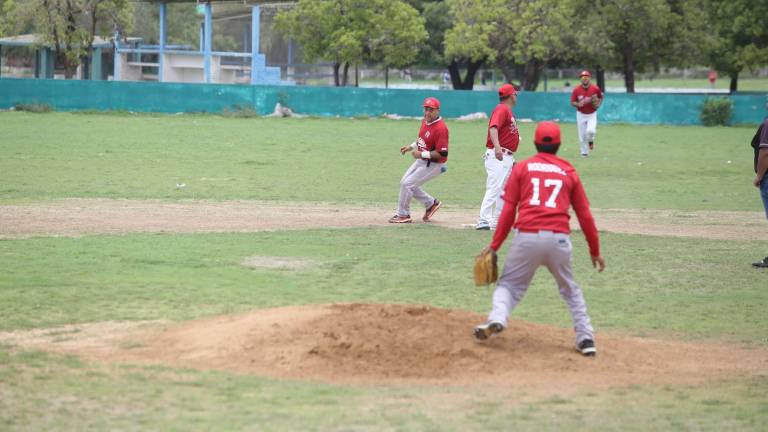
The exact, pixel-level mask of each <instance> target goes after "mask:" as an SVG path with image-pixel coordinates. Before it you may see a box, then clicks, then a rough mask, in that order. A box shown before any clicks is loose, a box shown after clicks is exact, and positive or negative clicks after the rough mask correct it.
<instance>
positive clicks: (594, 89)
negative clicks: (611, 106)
mask: <svg viewBox="0 0 768 432" xmlns="http://www.w3.org/2000/svg"><path fill="white" fill-rule="evenodd" d="M594 95H597V97H598V98H600V99H602V98H603V92H602V91H601V90H600V87H598V86H596V85H594V84H590V85H589V87H587V88H584V86H583V85H578V86H576V88H575V89H573V93H571V102H581V101H582V100H585V99H586V103H585V104H584V105H582V106H581V107H578V108H576V109H577V110H579V111H580V112H582V113H584V114H592V113H593V112H595V111H597V108H595V106H594V105H592V101H591V100H590V98H591V97H592V96H594Z"/></svg>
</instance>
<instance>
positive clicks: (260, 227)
mask: <svg viewBox="0 0 768 432" xmlns="http://www.w3.org/2000/svg"><path fill="white" fill-rule="evenodd" d="M593 212H594V215H595V219H596V220H597V224H598V228H599V229H600V230H601V231H606V232H615V233H626V234H645V235H659V236H677V237H701V238H711V239H724V240H768V228H766V226H765V220H764V219H765V217H764V215H762V213H760V212H732V211H677V210H639V209H594V210H593ZM391 213H392V209H391V208H390V207H383V206H355V205H346V204H344V205H342V204H313V203H274V202H259V201H222V202H214V201H180V202H167V201H134V200H109V199H67V200H57V201H51V202H45V203H31V204H14V205H0V238H24V237H32V236H80V235H89V234H125V233H134V232H176V233H194V232H255V231H271V230H288V229H308V228H351V227H366V226H380V227H384V226H391V225H389V224H387V222H386V220H387V218H388V217H389V216H390V215H391ZM476 213H477V209H474V208H473V209H468V208H458V207H451V206H450V205H448V206H446V207H445V208H443V209H441V210H440V212H439V213H438V214H437V215H436V216H435V218H434V222H433V223H434V224H435V225H438V226H442V227H446V228H465V229H469V228H471V226H472V224H473V223H474V221H475V219H476V216H477V215H476ZM574 219H575V218H574ZM572 222H573V226H574V228H575V227H576V226H577V224H576V221H575V220H573V221H572ZM417 223H421V222H420V221H418V220H417Z"/></svg>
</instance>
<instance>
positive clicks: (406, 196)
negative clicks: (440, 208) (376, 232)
mask: <svg viewBox="0 0 768 432" xmlns="http://www.w3.org/2000/svg"><path fill="white" fill-rule="evenodd" d="M443 165H445V164H442V163H436V162H432V163H430V164H429V166H427V161H425V160H424V159H417V160H415V161H413V164H411V166H410V167H409V168H408V170H406V171H405V174H403V178H402V179H400V198H399V200H398V203H397V214H398V215H399V216H410V215H411V199H412V198H415V199H417V200H418V201H419V202H420V203H422V204H423V205H424V208H427V207H429V206H431V205H432V204H434V202H435V199H434V198H433V197H432V195H430V194H428V193H426V192H424V189H422V188H421V186H422V185H423V184H424V183H426V182H428V181H430V180H432V179H433V178H435V177H437V176H439V175H440V173H441V172H442V171H441V170H442V168H443Z"/></svg>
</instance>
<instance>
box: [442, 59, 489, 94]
mask: <svg viewBox="0 0 768 432" xmlns="http://www.w3.org/2000/svg"><path fill="white" fill-rule="evenodd" d="M482 65H483V61H482V60H481V61H477V62H473V61H470V62H469V64H467V73H466V75H465V76H464V79H462V78H461V72H460V71H459V63H458V62H457V61H456V60H455V59H454V60H452V61H451V64H449V65H448V72H449V73H450V74H451V82H452V83H453V89H454V90H472V88H473V87H474V86H475V75H476V74H477V71H478V70H479V69H480V66H482Z"/></svg>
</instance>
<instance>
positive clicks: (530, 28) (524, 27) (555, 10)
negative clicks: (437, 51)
mask: <svg viewBox="0 0 768 432" xmlns="http://www.w3.org/2000/svg"><path fill="white" fill-rule="evenodd" d="M446 6H448V9H449V12H450V16H451V18H452V20H453V27H451V28H450V29H448V30H447V31H446V33H445V55H446V57H447V58H452V57H461V58H468V59H471V60H472V61H479V60H485V61H487V62H489V63H495V64H496V65H497V66H498V67H499V68H500V69H501V70H502V71H503V72H504V75H505V77H506V79H507V81H512V78H513V76H517V77H518V78H519V79H520V80H521V82H522V85H523V88H525V89H526V90H535V88H536V85H537V83H538V77H539V76H540V74H541V72H542V71H543V69H544V66H545V65H546V64H547V62H549V61H550V60H553V59H555V58H558V57H562V56H564V55H565V54H566V52H567V49H566V40H567V39H566V37H568V35H569V34H570V29H571V28H572V24H571V22H572V17H573V11H572V9H571V3H570V2H563V1H558V0H536V1H523V0H448V1H447V2H446Z"/></svg>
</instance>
